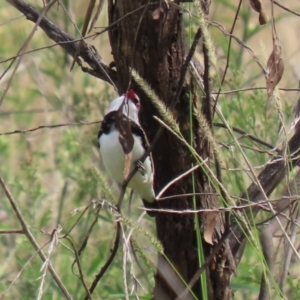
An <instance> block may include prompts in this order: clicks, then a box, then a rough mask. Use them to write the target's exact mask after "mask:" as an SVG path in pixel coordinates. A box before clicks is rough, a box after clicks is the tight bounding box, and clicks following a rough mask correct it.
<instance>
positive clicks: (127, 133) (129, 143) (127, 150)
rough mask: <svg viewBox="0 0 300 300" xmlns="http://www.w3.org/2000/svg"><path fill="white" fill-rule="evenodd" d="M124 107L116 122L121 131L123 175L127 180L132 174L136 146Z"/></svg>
mask: <svg viewBox="0 0 300 300" xmlns="http://www.w3.org/2000/svg"><path fill="white" fill-rule="evenodd" d="M123 105H124V103H123V104H122V105H121V106H120V107H119V109H118V112H117V114H116V118H115V122H116V127H117V129H118V130H119V142H120V144H121V146H122V148H123V152H124V154H125V164H124V170H123V175H124V179H126V178H127V177H128V175H129V172H130V166H131V156H132V154H131V151H132V148H133V145H134V138H133V136H132V132H131V121H130V119H129V118H127V117H125V116H124V115H123Z"/></svg>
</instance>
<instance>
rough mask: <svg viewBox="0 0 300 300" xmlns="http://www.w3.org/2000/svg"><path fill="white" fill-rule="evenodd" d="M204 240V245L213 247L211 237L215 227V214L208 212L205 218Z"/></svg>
mask: <svg viewBox="0 0 300 300" xmlns="http://www.w3.org/2000/svg"><path fill="white" fill-rule="evenodd" d="M205 217H206V218H205V227H204V234H203V237H204V240H205V242H206V243H208V244H211V245H213V235H214V231H215V226H216V213H214V212H209V213H207V214H206V216H205Z"/></svg>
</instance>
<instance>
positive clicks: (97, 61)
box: [6, 0, 117, 86]
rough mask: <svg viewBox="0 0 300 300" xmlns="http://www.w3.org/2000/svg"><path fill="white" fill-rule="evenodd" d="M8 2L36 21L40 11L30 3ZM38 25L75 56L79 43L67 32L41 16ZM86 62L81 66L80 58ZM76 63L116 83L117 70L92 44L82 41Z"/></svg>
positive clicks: (11, 0) (15, 0)
mask: <svg viewBox="0 0 300 300" xmlns="http://www.w3.org/2000/svg"><path fill="white" fill-rule="evenodd" d="M6 1H7V2H8V3H9V4H11V5H12V6H13V7H15V8H16V9H17V10H18V11H20V12H22V13H23V14H24V16H25V17H26V18H27V20H29V21H31V22H33V23H36V22H37V20H38V19H39V17H40V13H39V12H38V11H37V10H36V9H35V8H34V7H33V6H31V5H29V4H28V3H26V2H25V1H23V0H6ZM39 27H40V28H41V29H43V30H44V32H45V33H46V34H47V36H48V37H49V38H50V39H51V40H53V41H55V42H56V43H57V44H59V45H60V46H61V47H62V48H63V49H64V50H65V51H66V52H67V53H68V54H70V55H71V56H72V57H74V56H75V53H76V51H77V49H78V46H79V43H80V42H78V41H77V40H75V38H73V37H72V36H71V35H70V34H68V33H67V32H65V31H63V30H61V29H59V28H58V27H57V26H56V25H54V24H53V23H52V22H50V21H49V20H48V19H47V18H45V17H43V18H42V20H41V22H40V24H39ZM80 58H81V59H82V60H83V61H84V62H85V63H87V64H88V65H89V66H90V67H91V69H90V68H87V67H84V66H82V61H81V59H80ZM77 63H78V64H79V65H80V66H81V68H82V70H83V71H84V72H88V73H90V74H91V75H93V76H95V77H98V78H100V79H102V80H104V81H106V82H108V83H110V84H112V85H113V86H115V85H117V84H116V82H117V72H116V71H115V70H112V69H111V68H110V67H109V66H107V65H106V64H104V63H103V62H102V59H101V57H100V55H99V54H98V53H97V51H96V49H95V48H94V47H92V46H89V45H88V44H86V43H83V45H82V47H81V49H80V52H79V55H78V59H77Z"/></svg>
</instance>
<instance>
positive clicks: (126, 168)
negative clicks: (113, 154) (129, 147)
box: [123, 152, 132, 179]
mask: <svg viewBox="0 0 300 300" xmlns="http://www.w3.org/2000/svg"><path fill="white" fill-rule="evenodd" d="M131 161H132V152H130V153H129V154H126V155H125V164H124V170H123V178H124V179H126V178H127V177H128V175H129V173H130V166H131Z"/></svg>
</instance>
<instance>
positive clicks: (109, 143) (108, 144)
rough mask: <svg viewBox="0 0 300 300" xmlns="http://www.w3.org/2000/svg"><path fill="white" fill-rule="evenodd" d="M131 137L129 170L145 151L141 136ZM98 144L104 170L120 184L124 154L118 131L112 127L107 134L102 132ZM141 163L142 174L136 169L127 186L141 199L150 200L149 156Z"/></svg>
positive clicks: (121, 181) (151, 181)
mask: <svg viewBox="0 0 300 300" xmlns="http://www.w3.org/2000/svg"><path fill="white" fill-rule="evenodd" d="M133 138H134V146H133V149H132V152H131V155H132V157H131V166H130V171H131V170H132V169H133V168H134V166H135V162H136V161H137V160H139V159H140V158H141V157H142V156H143V154H144V153H145V149H144V148H143V146H142V142H141V138H140V137H139V136H136V135H133ZM99 144H100V155H101V158H102V162H103V165H104V168H105V170H106V171H107V173H108V175H109V176H110V177H111V178H112V179H113V180H114V181H116V182H117V183H118V184H122V183H123V181H124V164H125V154H124V152H123V149H122V146H121V144H120V142H119V132H118V131H117V130H116V129H115V128H113V129H112V130H111V131H110V133H109V134H102V135H101V136H100V138H99ZM143 164H144V168H145V172H144V174H143V175H142V174H141V172H140V171H137V173H136V174H135V175H134V177H133V178H132V179H131V181H130V182H129V184H128V187H131V188H133V189H134V190H135V191H136V193H137V194H139V195H140V197H142V198H143V199H146V200H148V201H150V202H152V201H153V199H154V198H155V196H154V192H153V187H152V184H153V172H152V166H151V161H150V158H149V157H147V158H146V160H145V161H144V163H143Z"/></svg>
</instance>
